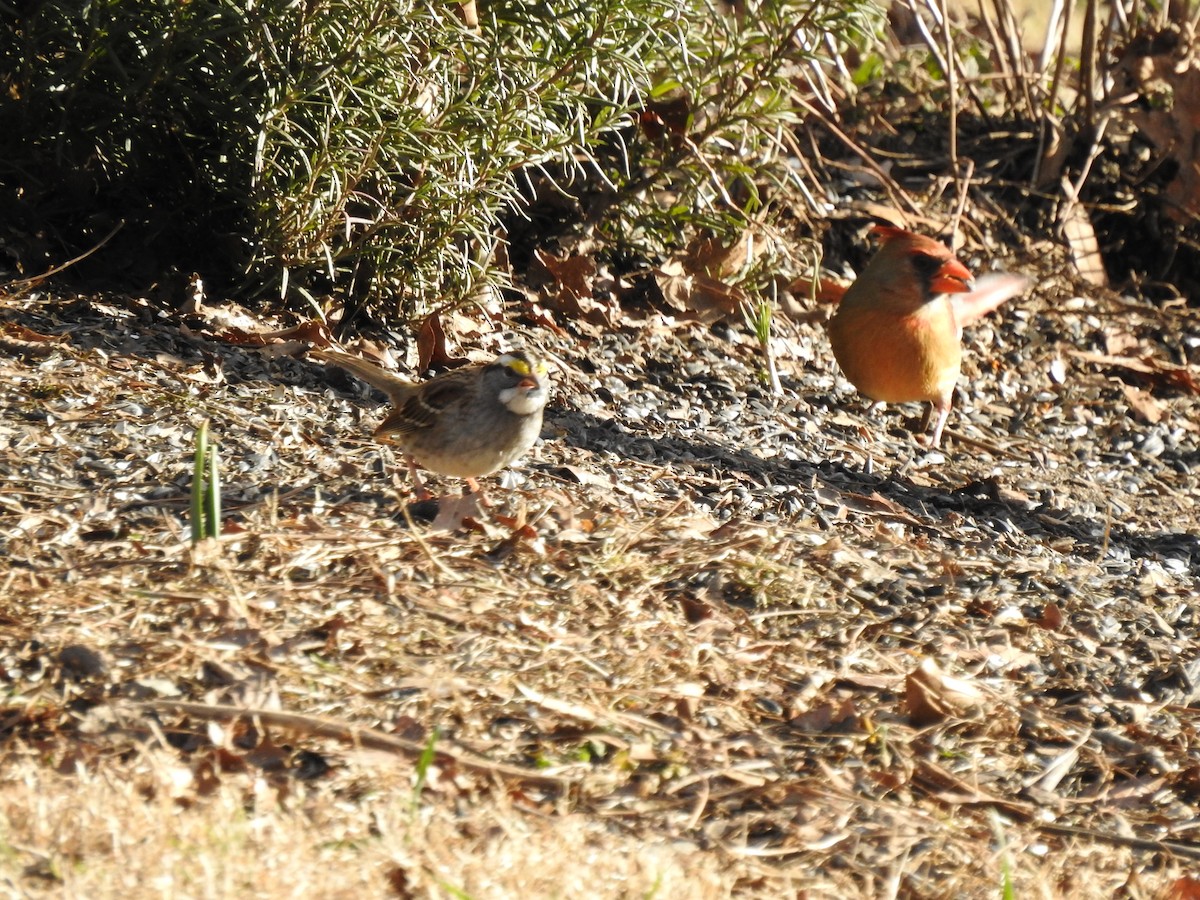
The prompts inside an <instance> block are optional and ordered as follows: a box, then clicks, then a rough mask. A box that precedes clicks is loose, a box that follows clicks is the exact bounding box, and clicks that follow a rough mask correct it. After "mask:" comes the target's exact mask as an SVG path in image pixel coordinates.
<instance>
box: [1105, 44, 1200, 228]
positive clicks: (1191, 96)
mask: <svg viewBox="0 0 1200 900" xmlns="http://www.w3.org/2000/svg"><path fill="white" fill-rule="evenodd" d="M1189 44H1190V42H1187V41H1181V40H1179V37H1178V34H1177V33H1172V32H1169V31H1167V32H1162V33H1160V34H1152V33H1146V32H1143V33H1141V34H1140V35H1139V36H1138V37H1137V38H1136V39H1135V40H1133V41H1132V42H1130V45H1129V47H1128V48H1127V50H1126V52H1125V55H1124V57H1123V58H1122V59H1121V61H1120V63H1119V64H1118V66H1117V71H1118V72H1120V73H1123V74H1124V75H1125V79H1126V83H1127V86H1128V88H1129V89H1131V90H1133V91H1135V92H1137V94H1139V95H1140V98H1139V99H1140V101H1141V102H1135V103H1131V104H1129V105H1128V106H1126V107H1125V109H1126V110H1128V114H1129V120H1130V121H1131V122H1132V123H1133V124H1134V126H1135V127H1136V128H1137V129H1138V131H1139V132H1140V135H1141V137H1144V138H1146V139H1147V140H1148V141H1149V142H1150V143H1152V144H1153V145H1154V146H1155V147H1156V148H1157V149H1158V151H1159V154H1160V157H1161V158H1162V159H1163V160H1169V161H1170V162H1173V163H1174V164H1175V166H1174V168H1175V177H1174V178H1173V179H1172V180H1171V181H1170V182H1168V183H1167V184H1166V186H1165V188H1164V191H1163V192H1164V196H1165V197H1166V199H1167V200H1168V201H1169V202H1168V203H1167V204H1166V210H1167V212H1168V214H1169V215H1171V216H1172V217H1173V218H1175V219H1176V220H1179V221H1191V220H1192V219H1194V218H1195V217H1196V216H1197V215H1200V164H1198V163H1197V160H1196V155H1195V147H1196V143H1197V138H1200V67H1197V64H1196V59H1195V58H1194V52H1193V50H1192V48H1191V47H1190V46H1189Z"/></svg>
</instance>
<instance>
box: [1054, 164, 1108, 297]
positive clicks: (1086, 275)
mask: <svg viewBox="0 0 1200 900" xmlns="http://www.w3.org/2000/svg"><path fill="white" fill-rule="evenodd" d="M1063 190H1064V193H1065V194H1066V195H1067V196H1068V197H1069V196H1070V195H1071V188H1070V185H1069V184H1064V186H1063ZM1062 230H1063V237H1065V238H1066V240H1067V246H1068V248H1069V249H1070V251H1071V262H1072V263H1074V265H1075V269H1076V271H1078V272H1079V275H1080V277H1082V278H1083V280H1084V281H1086V282H1088V284H1094V285H1096V286H1097V287H1107V286H1108V273H1107V272H1106V271H1105V269H1104V258H1103V257H1102V256H1101V255H1100V242H1099V241H1098V240H1096V230H1095V229H1094V228H1093V227H1092V220H1091V217H1090V216H1089V215H1088V211H1087V209H1086V208H1085V207H1084V205H1083V204H1082V203H1067V204H1066V205H1065V207H1064V217H1063V221H1062Z"/></svg>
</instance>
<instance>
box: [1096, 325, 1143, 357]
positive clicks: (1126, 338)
mask: <svg viewBox="0 0 1200 900" xmlns="http://www.w3.org/2000/svg"><path fill="white" fill-rule="evenodd" d="M1141 344H1142V342H1141V341H1140V340H1138V337H1137V335H1134V334H1130V333H1129V332H1128V331H1110V332H1109V333H1108V334H1106V335H1104V352H1105V353H1107V354H1109V355H1110V356H1128V355H1129V353H1130V351H1131V350H1136V349H1137V348H1138V347H1140V346H1141Z"/></svg>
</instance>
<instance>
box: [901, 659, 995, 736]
mask: <svg viewBox="0 0 1200 900" xmlns="http://www.w3.org/2000/svg"><path fill="white" fill-rule="evenodd" d="M985 699H986V695H985V694H984V693H983V691H981V690H980V689H979V688H977V687H975V685H973V684H972V683H971V682H969V681H966V680H964V679H962V678H955V677H954V676H952V675H947V674H945V673H944V672H943V671H942V670H941V669H939V668H938V664H937V663H936V662H934V660H933V659H932V658H930V657H926V658H925V659H923V660H922V661H921V665H920V666H918V667H917V669H916V670H915V671H914V672H910V673H909V675H908V677H907V678H905V679H904V707H905V710H906V711H907V712H908V717H909V719H910V720H911V721H912V723H913V724H914V725H916V726H917V727H923V726H925V725H933V724H935V723H937V722H941V721H943V720H945V719H947V718H950V717H951V716H962V715H967V714H971V715H973V714H974V713H976V712H978V711H979V710H980V707H981V706H982V705H983V703H984V700H985Z"/></svg>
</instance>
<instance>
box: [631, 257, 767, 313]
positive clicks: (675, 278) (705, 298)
mask: <svg viewBox="0 0 1200 900" xmlns="http://www.w3.org/2000/svg"><path fill="white" fill-rule="evenodd" d="M653 274H654V279H655V281H656V282H657V283H658V289H659V291H661V292H662V296H663V300H665V301H666V302H667V304H668V305H669V306H671V307H672V308H673V309H676V310H678V311H679V312H682V313H686V314H688V315H689V316H691V318H693V319H695V320H696V321H698V322H702V323H704V324H705V325H712V324H714V323H716V322H720V321H721V320H722V319H727V318H730V317H731V316H737V315H740V314H741V308H742V304H743V303H744V302H745V301H746V294H745V292H744V291H743V290H742V289H741V288H739V287H736V286H733V285H729V284H726V283H725V282H723V281H720V280H719V279H716V278H713V277H711V276H709V275H703V274H695V275H693V274H688V273H687V272H686V270H685V268H684V265H683V263H682V262H680V261H678V260H671V261H670V262H667V263H665V264H664V265H663V266H662V268H659V269H655V270H654V273H653Z"/></svg>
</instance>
